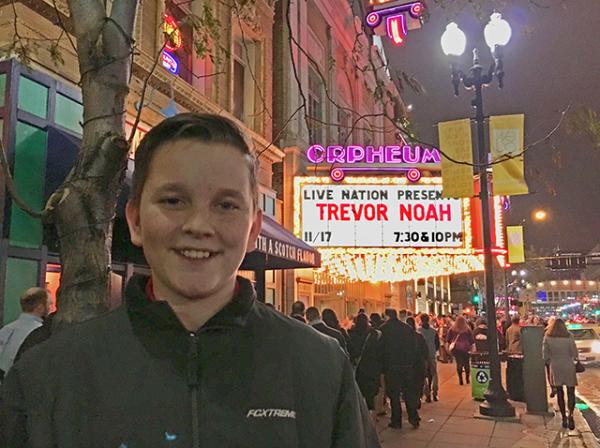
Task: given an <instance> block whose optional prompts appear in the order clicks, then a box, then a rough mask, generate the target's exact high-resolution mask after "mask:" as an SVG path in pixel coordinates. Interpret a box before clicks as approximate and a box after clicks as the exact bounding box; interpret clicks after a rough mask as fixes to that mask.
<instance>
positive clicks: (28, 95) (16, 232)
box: [0, 0, 318, 322]
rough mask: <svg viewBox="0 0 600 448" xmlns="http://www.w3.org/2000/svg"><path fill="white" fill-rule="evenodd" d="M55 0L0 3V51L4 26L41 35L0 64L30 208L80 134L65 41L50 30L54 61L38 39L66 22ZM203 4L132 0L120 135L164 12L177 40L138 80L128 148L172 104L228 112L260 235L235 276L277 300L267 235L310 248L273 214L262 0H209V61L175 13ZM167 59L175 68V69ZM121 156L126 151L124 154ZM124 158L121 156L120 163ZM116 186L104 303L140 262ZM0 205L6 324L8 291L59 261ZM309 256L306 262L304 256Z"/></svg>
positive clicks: (47, 190) (7, 119)
mask: <svg viewBox="0 0 600 448" xmlns="http://www.w3.org/2000/svg"><path fill="white" fill-rule="evenodd" d="M55 3H56V7H57V8H56V10H55V8H54V2H53V1H52V0H15V1H14V2H8V1H4V2H0V42H3V43H4V47H5V48H6V47H7V46H8V45H9V44H10V42H13V39H14V37H15V30H18V34H19V36H21V37H23V38H30V39H34V40H35V41H36V42H41V44H40V45H39V49H38V51H35V52H32V53H31V61H30V64H29V67H26V66H25V65H24V64H23V63H22V62H21V61H19V59H18V58H17V57H12V58H8V59H5V60H4V61H2V62H0V124H2V128H1V129H2V138H3V142H4V147H5V150H6V155H7V158H8V160H9V164H10V166H11V169H12V170H13V173H14V178H15V182H16V185H17V188H18V190H19V191H20V192H21V194H22V195H23V197H24V198H25V199H26V200H27V201H28V203H29V204H31V206H32V207H33V208H37V209H41V208H42V207H43V204H44V203H45V200H46V199H47V198H48V197H49V195H50V194H51V193H52V191H53V190H54V188H56V187H57V186H58V185H60V183H61V182H62V180H63V179H64V177H65V176H66V174H67V173H68V171H69V169H70V167H71V166H72V164H73V162H74V160H75V158H76V157H77V153H78V147H79V141H80V137H81V133H82V127H81V121H82V111H83V106H82V103H81V93H80V90H79V88H78V85H77V83H78V82H79V69H78V67H79V65H78V62H77V59H76V55H75V53H74V50H73V48H72V47H71V46H70V44H69V41H68V40H67V39H66V38H62V39H61V40H60V41H59V49H60V54H61V56H62V59H63V60H64V63H57V62H56V59H55V58H53V57H52V54H51V52H50V51H49V49H48V47H47V46H45V45H44V39H52V38H56V37H57V36H59V35H60V33H61V31H62V29H61V28H60V27H59V25H58V23H59V21H58V20H57V18H60V19H61V21H62V22H63V23H65V24H67V29H68V27H69V25H68V24H69V12H68V8H67V4H66V2H65V1H64V0H57V1H56V2H55ZM109 3H110V2H109ZM204 3H205V2H204V1H200V0H199V1H192V2H190V1H178V0H177V1H176V0H147V1H143V2H140V6H139V10H138V17H137V20H136V31H135V36H134V37H135V42H136V52H135V57H134V60H133V67H132V74H133V76H132V80H131V82H130V93H129V96H128V98H127V113H126V121H127V123H128V132H129V131H130V129H131V124H132V123H133V122H134V121H135V116H136V114H137V110H138V109H139V108H140V104H139V102H140V94H141V91H142V85H143V81H144V79H146V78H147V77H148V76H149V74H150V73H151V70H152V66H153V64H154V60H155V58H156V57H157V56H158V55H159V54H161V49H162V48H163V44H164V41H165V34H164V32H163V26H164V25H163V24H164V23H165V22H166V21H167V17H168V20H172V21H174V23H175V24H176V27H177V28H178V33H179V35H178V36H179V40H180V42H181V45H180V46H179V47H178V48H174V49H173V50H172V51H171V52H170V54H169V55H168V56H162V55H161V59H160V60H161V64H159V65H158V67H157V68H156V70H155V72H154V73H153V75H152V76H151V77H150V79H149V83H148V89H147V91H146V96H145V101H144V104H143V107H142V113H141V122H140V126H139V130H138V132H137V135H136V138H135V141H134V148H133V150H135V144H137V142H139V139H140V138H141V137H142V136H143V134H144V133H145V132H147V131H148V130H149V129H150V128H152V126H154V125H156V124H157V123H158V122H160V121H161V120H163V119H164V118H165V116H170V115H172V114H174V113H176V112H178V111H179V112H182V111H196V112H202V111H206V112H213V113H218V114H221V115H224V116H226V117H229V118H231V119H233V120H234V121H236V122H237V123H238V124H239V125H240V126H241V127H242V128H243V129H244V130H245V131H246V132H247V133H249V135H250V136H251V137H252V140H253V142H254V146H255V150H256V151H257V153H260V158H259V162H260V167H259V183H260V203H261V207H262V208H263V210H264V213H265V215H267V218H266V220H265V226H264V228H265V230H264V231H263V234H261V249H262V250H259V251H257V252H256V253H255V254H253V257H250V258H248V260H246V261H245V267H246V269H247V270H246V271H244V275H246V276H248V277H250V278H252V279H254V280H255V281H256V282H257V286H258V287H259V290H260V291H261V296H262V297H261V298H262V299H263V300H266V301H268V302H271V303H273V304H275V305H276V306H278V307H280V308H281V301H282V296H283V291H282V281H281V277H282V274H281V273H280V269H282V268H283V267H286V268H287V267H294V266H295V264H294V262H293V260H290V259H288V258H286V256H285V254H284V253H283V251H280V253H278V254H275V255H274V254H272V253H269V248H270V247H271V245H272V244H271V243H273V242H275V243H276V245H277V244H279V245H280V246H281V245H288V246H289V247H292V248H294V250H295V249H298V250H306V251H307V252H308V253H309V254H310V253H311V250H310V248H308V247H307V246H306V245H304V244H303V243H302V242H301V241H299V240H297V239H295V238H293V236H292V235H291V234H289V233H288V232H286V231H285V230H284V229H283V227H281V226H280V225H279V224H278V222H277V221H278V220H280V218H281V215H282V213H281V205H280V204H281V202H280V201H279V200H278V199H277V195H276V190H275V189H274V188H273V186H272V165H273V163H278V162H281V161H282V160H283V157H284V155H285V153H284V152H283V151H282V150H281V149H279V147H278V146H277V145H276V144H272V143H271V139H272V136H273V125H272V124H273V119H272V116H273V112H272V104H273V101H272V98H273V91H272V70H271V68H272V67H273V60H272V58H273V50H272V36H273V31H274V30H273V15H274V10H273V5H272V3H273V2H269V1H266V0H257V1H256V3H255V4H253V5H250V7H249V8H248V9H246V10H245V11H244V14H243V15H241V14H235V13H234V12H233V11H232V10H231V8H230V7H228V6H226V4H225V3H222V2H214V5H212V4H211V6H213V9H214V12H215V15H216V17H217V18H218V20H219V21H220V30H221V31H220V34H219V35H218V36H212V37H213V39H214V40H215V41H214V42H213V43H214V45H218V46H221V47H222V48H223V49H224V50H225V52H224V53H226V54H229V55H230V57H224V58H222V60H221V61H213V60H212V59H211V58H210V57H208V56H207V57H204V58H199V57H198V56H197V55H196V53H195V51H194V32H195V31H194V29H193V28H192V26H191V25H190V24H189V22H188V21H187V20H185V19H186V17H188V16H189V15H190V14H193V13H195V12H198V11H200V8H202V7H203V4H204ZM108 7H110V6H108ZM240 16H242V17H241V18H240ZM173 61H175V62H173ZM174 64H176V65H178V68H177V70H175V69H174ZM169 69H171V71H170V70H169ZM174 72H176V73H174ZM131 157H132V158H133V157H134V154H133V151H132V156H131ZM132 165H133V162H132V160H130V169H131V166H132ZM128 178H130V173H129V174H128ZM126 195H127V186H125V191H124V192H123V194H122V196H121V198H120V199H119V207H118V212H117V219H116V221H115V227H114V241H113V261H114V262H113V266H112V271H113V274H112V289H113V294H112V296H113V297H112V300H113V303H112V305H115V304H116V303H118V302H119V300H120V296H121V291H122V287H123V285H124V283H125V281H126V280H127V279H128V278H129V277H130V276H131V275H132V273H133V272H136V271H138V272H145V271H146V266H145V265H144V260H143V258H142V257H141V256H140V253H139V251H136V250H135V248H133V247H132V246H131V245H130V244H129V241H128V233H127V230H126V225H125V222H124V216H123V206H124V203H125V200H126ZM0 210H4V215H2V216H0V229H1V236H2V240H1V257H0V300H1V301H2V303H3V306H0V313H1V314H2V315H1V316H0V320H3V321H5V322H7V321H10V320H12V319H14V318H15V317H16V316H17V315H18V313H19V305H18V297H19V295H20V293H21V292H22V291H23V290H24V289H25V288H27V287H30V286H33V285H44V284H46V285H48V287H49V288H50V289H51V290H52V291H53V292H55V290H56V288H57V286H58V284H59V278H60V273H59V272H60V266H59V264H58V263H59V259H58V256H57V248H58V246H57V240H56V236H55V235H52V231H51V229H50V228H46V227H44V226H43V225H42V223H41V222H40V221H36V220H34V219H32V218H30V217H28V216H27V215H25V214H24V213H23V212H21V211H20V210H19V209H18V208H17V207H15V206H14V205H13V204H12V202H11V200H10V198H9V197H8V196H5V195H4V192H3V191H2V192H1V193H0ZM282 247H283V246H282ZM285 247H287V246H285ZM313 255H315V254H313ZM316 256H317V257H318V254H316ZM265 260H267V262H265ZM311 262H312V263H314V262H315V260H314V257H313V259H312V260H311ZM296 264H297V263H296ZM304 265H306V266H309V265H311V263H305V264H304ZM261 266H262V268H257V267H261ZM265 268H266V269H265Z"/></svg>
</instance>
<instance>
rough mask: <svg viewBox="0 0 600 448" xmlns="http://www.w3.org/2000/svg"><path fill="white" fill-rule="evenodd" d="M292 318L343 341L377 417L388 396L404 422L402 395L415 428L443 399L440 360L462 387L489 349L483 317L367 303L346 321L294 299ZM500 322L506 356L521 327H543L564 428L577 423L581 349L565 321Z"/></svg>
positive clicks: (514, 348)
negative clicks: (369, 307) (380, 309)
mask: <svg viewBox="0 0 600 448" xmlns="http://www.w3.org/2000/svg"><path fill="white" fill-rule="evenodd" d="M292 317H294V318H296V319H298V320H300V321H302V322H305V323H306V324H308V325H310V326H312V327H313V328H314V329H315V330H317V331H319V332H321V333H323V334H326V335H328V336H332V337H334V338H335V339H337V340H338V342H339V345H340V347H341V348H342V350H343V351H344V352H345V353H346V355H347V356H348V357H349V358H350V361H351V362H352V365H353V366H354V369H355V377H356V381H357V384H358V386H359V389H360V391H361V393H362V395H363V397H364V399H365V401H366V403H367V406H368V408H369V410H370V411H371V417H372V418H373V419H374V420H375V421H377V420H378V419H379V417H381V416H383V415H386V402H387V401H389V405H390V408H391V416H390V422H389V426H390V427H392V428H400V427H402V408H401V401H404V404H405V408H406V413H407V415H408V421H409V423H410V424H411V425H412V426H413V427H414V428H417V427H419V420H420V417H419V409H420V408H421V406H422V403H423V402H425V403H430V402H432V401H438V400H439V381H438V374H437V371H438V368H437V363H438V362H441V363H452V362H454V363H455V365H456V373H457V380H458V384H459V385H461V386H462V385H465V384H469V383H470V382H471V372H470V356H471V354H472V353H473V352H478V353H486V352H488V351H489V346H488V329H489V327H488V322H487V320H486V319H485V318H483V317H478V316H469V315H463V316H455V315H442V316H435V315H431V314H425V313H421V314H418V313H417V314H413V313H412V312H411V311H407V310H400V311H399V312H397V311H396V310H395V309H387V310H386V311H385V312H384V313H383V315H380V314H378V313H372V314H370V315H367V314H366V313H365V311H364V310H363V309H361V310H359V313H358V314H357V315H356V316H355V317H351V318H349V319H348V320H346V321H344V322H343V323H342V324H340V322H339V320H338V318H337V316H336V313H335V312H334V311H333V310H331V309H324V310H323V311H322V317H321V314H320V313H319V310H318V309H317V308H316V307H310V308H308V309H306V310H304V304H303V303H302V302H296V303H294V305H293V311H292ZM495 325H496V327H497V335H498V348H499V351H500V353H501V354H502V355H503V357H502V359H503V360H505V359H506V356H510V355H522V354H523V348H522V344H521V329H522V327H523V326H530V325H534V326H544V327H545V336H544V340H543V347H542V352H543V358H544V361H545V363H546V370H547V375H548V383H549V384H550V387H551V397H555V396H556V397H557V401H558V407H559V409H560V412H561V416H562V424H563V427H564V428H571V429H573V428H574V420H573V410H574V406H575V386H576V385H577V378H576V366H577V363H578V354H577V348H576V346H575V342H574V339H573V337H572V335H571V334H570V333H569V331H568V329H567V326H566V324H565V322H564V321H563V320H562V319H555V318H551V319H549V320H544V319H542V318H540V317H539V316H529V317H527V318H524V319H521V318H520V317H519V316H512V317H511V318H498V319H497V321H496V322H495ZM564 388H566V398H567V400H566V403H565V390H564Z"/></svg>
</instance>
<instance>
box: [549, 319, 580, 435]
mask: <svg viewBox="0 0 600 448" xmlns="http://www.w3.org/2000/svg"><path fill="white" fill-rule="evenodd" d="M542 353H543V356H544V361H545V362H546V364H549V365H550V378H551V382H550V384H552V385H553V386H554V390H555V391H556V396H557V401H558V407H559V409H560V413H561V415H562V426H563V428H569V429H571V430H573V429H575V420H574V419H573V411H574V410H575V386H577V375H576V372H575V362H576V361H577V357H578V355H577V346H576V345H575V339H574V338H573V335H571V333H569V330H567V326H566V325H565V321H564V320H562V319H555V320H554V321H553V322H552V323H551V324H550V325H549V326H548V329H547V330H546V334H545V335H544V341H543V343H542ZM563 386H566V387H567V400H568V406H569V414H568V415H567V412H566V409H565V391H564V388H563Z"/></svg>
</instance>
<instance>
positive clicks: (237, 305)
mask: <svg viewBox="0 0 600 448" xmlns="http://www.w3.org/2000/svg"><path fill="white" fill-rule="evenodd" d="M148 281H149V277H148V276H145V275H138V274H136V275H134V276H133V277H132V278H131V279H130V280H129V283H128V284H127V288H126V289H125V301H126V307H127V312H128V314H129V315H130V316H131V317H132V318H134V319H135V318H142V319H143V320H144V321H145V322H146V323H147V324H148V325H151V326H154V327H155V328H157V329H164V330H166V329H181V330H184V331H186V332H187V330H185V328H184V327H183V325H182V324H181V322H180V321H179V319H178V318H177V315H176V314H175V312H174V311H173V308H171V306H170V305H169V303H168V302H166V301H161V300H156V301H151V300H148V296H147V290H146V286H147V284H148ZM237 281H238V284H239V288H238V291H237V294H236V295H235V296H234V297H233V298H232V299H231V301H230V302H229V303H228V304H227V305H226V306H225V307H224V308H223V309H222V310H221V311H219V312H218V313H217V314H215V315H214V316H213V317H211V318H210V319H209V320H208V322H206V323H205V324H204V325H203V326H202V327H201V328H199V329H198V330H197V331H199V332H200V331H205V330H209V329H216V328H228V327H232V328H233V327H243V326H244V325H245V324H246V320H247V317H248V313H249V311H250V309H251V308H252V305H253V304H254V301H255V297H256V293H255V291H254V288H253V287H252V284H251V283H250V281H248V280H247V279H245V278H243V277H238V278H237Z"/></svg>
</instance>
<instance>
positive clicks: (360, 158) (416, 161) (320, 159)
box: [306, 145, 442, 182]
mask: <svg viewBox="0 0 600 448" xmlns="http://www.w3.org/2000/svg"><path fill="white" fill-rule="evenodd" d="M306 157H307V158H308V160H309V161H310V162H311V163H316V164H321V163H327V164H330V165H333V164H338V163H341V164H344V165H345V166H336V167H333V168H332V169H331V172H330V173H329V175H330V176H331V179H332V180H334V181H336V182H340V181H341V180H343V179H344V177H345V176H346V172H348V171H361V172H367V171H405V172H406V178H407V179H408V180H409V181H411V182H417V181H418V180H419V179H420V178H421V171H420V169H419V168H418V167H406V166H385V165H397V164H403V165H428V164H439V163H441V161H442V159H441V156H440V151H439V150H438V149H436V148H426V147H421V146H418V145H417V146H411V145H403V146H400V145H387V146H364V147H363V146H358V145H349V146H339V145H331V146H321V145H312V146H310V147H309V148H308V149H307V150H306ZM358 164H360V166H357V165H358ZM373 164H377V166H369V165H373ZM348 165H350V166H348ZM365 165H366V166H365ZM382 165H384V166H382Z"/></svg>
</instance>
